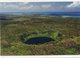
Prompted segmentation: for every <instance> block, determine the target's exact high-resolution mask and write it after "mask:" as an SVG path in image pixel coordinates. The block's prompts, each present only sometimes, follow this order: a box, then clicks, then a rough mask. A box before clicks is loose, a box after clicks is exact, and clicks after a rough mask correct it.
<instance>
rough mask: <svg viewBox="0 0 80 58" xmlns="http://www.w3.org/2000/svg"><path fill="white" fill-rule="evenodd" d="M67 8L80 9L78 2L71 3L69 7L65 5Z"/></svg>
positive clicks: (79, 2)
mask: <svg viewBox="0 0 80 58" xmlns="http://www.w3.org/2000/svg"><path fill="white" fill-rule="evenodd" d="M67 7H69V8H70V7H73V8H74V7H80V1H75V2H73V3H71V4H70V5H67Z"/></svg>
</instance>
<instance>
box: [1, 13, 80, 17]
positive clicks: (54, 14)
mask: <svg viewBox="0 0 80 58" xmlns="http://www.w3.org/2000/svg"><path fill="white" fill-rule="evenodd" d="M4 14H5V15H48V16H80V12H0V15H4Z"/></svg>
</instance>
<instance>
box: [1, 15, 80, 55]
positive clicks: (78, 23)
mask: <svg viewBox="0 0 80 58" xmlns="http://www.w3.org/2000/svg"><path fill="white" fill-rule="evenodd" d="M7 17H8V16H7ZM8 19H9V20H8ZM0 21H1V23H0V26H1V27H0V29H1V31H0V32H1V37H0V38H1V39H0V40H1V55H67V54H68V55H71V54H72V55H75V54H76V55H78V54H80V52H79V51H80V17H61V16H60V17H56V16H55V17H54V16H11V17H8V18H7V19H6V20H0ZM41 36H46V37H50V38H52V39H54V41H51V42H47V43H44V44H38V45H37V44H33V45H29V44H25V43H23V41H24V40H28V39H29V38H33V37H41ZM21 38H22V39H21Z"/></svg>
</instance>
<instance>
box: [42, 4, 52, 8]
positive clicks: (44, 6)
mask: <svg viewBox="0 0 80 58" xmlns="http://www.w3.org/2000/svg"><path fill="white" fill-rule="evenodd" d="M41 7H42V8H49V7H51V5H42V6H41Z"/></svg>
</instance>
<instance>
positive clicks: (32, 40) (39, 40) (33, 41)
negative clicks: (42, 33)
mask: <svg viewBox="0 0 80 58" xmlns="http://www.w3.org/2000/svg"><path fill="white" fill-rule="evenodd" d="M50 41H54V40H53V39H52V38H49V37H34V38H30V39H28V40H27V41H26V42H25V43H26V44H43V43H47V42H50Z"/></svg>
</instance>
